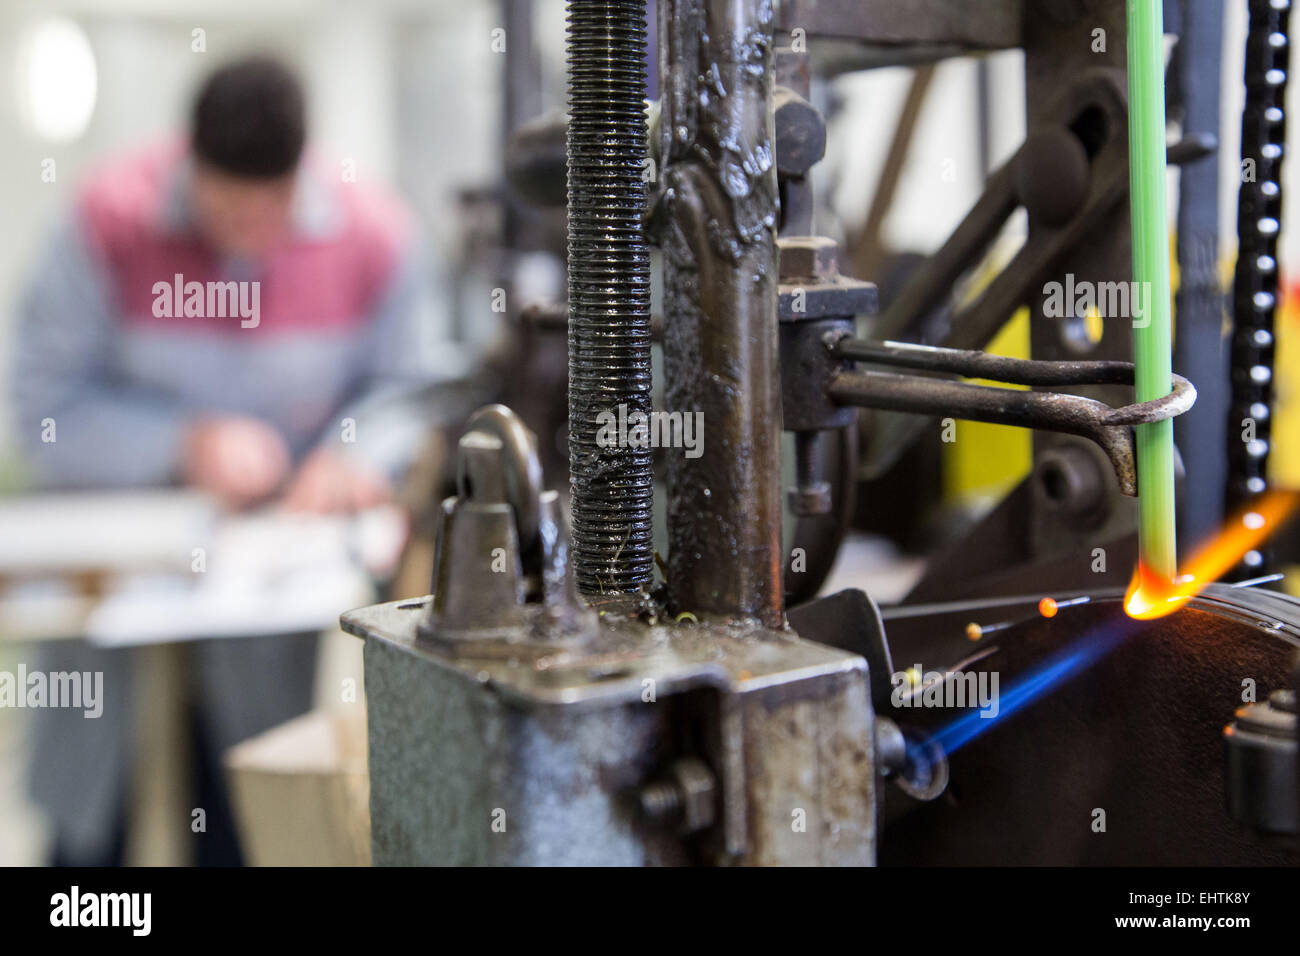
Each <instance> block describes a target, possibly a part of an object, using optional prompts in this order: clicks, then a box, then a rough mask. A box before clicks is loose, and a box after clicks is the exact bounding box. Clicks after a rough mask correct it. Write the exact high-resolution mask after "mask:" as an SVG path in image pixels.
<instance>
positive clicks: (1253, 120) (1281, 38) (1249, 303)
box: [1227, 0, 1291, 576]
mask: <svg viewBox="0 0 1300 956" xmlns="http://www.w3.org/2000/svg"><path fill="white" fill-rule="evenodd" d="M1249 8H1250V30H1249V35H1248V38H1247V41H1246V71H1245V72H1246V105H1245V109H1244V111H1243V113H1242V118H1241V155H1242V158H1243V159H1250V160H1253V161H1254V164H1255V168H1254V176H1245V175H1243V177H1242V183H1241V191H1240V193H1239V197H1238V202H1237V271H1236V275H1235V277H1234V279H1233V296H1232V298H1233V309H1232V311H1233V323H1234V330H1233V336H1232V362H1231V367H1232V404H1231V408H1230V412H1229V415H1230V418H1229V420H1228V438H1229V442H1228V446H1229V447H1228V462H1229V466H1228V467H1229V475H1228V494H1227V499H1228V500H1227V504H1228V508H1229V509H1230V510H1232V511H1236V510H1238V509H1240V508H1243V507H1245V506H1246V505H1248V504H1250V502H1252V501H1254V500H1255V499H1256V498H1258V497H1259V496H1260V495H1261V494H1263V493H1264V491H1265V489H1266V487H1267V479H1268V450H1269V439H1270V431H1271V429H1270V418H1271V404H1272V403H1271V398H1272V391H1273V317H1274V312H1275V311H1276V309H1277V292H1278V275H1277V240H1278V232H1279V231H1280V228H1281V221H1282V186H1281V183H1282V175H1281V174H1282V158H1283V150H1284V146H1285V143H1286V114H1285V112H1284V107H1285V102H1286V83H1287V72H1288V60H1289V58H1290V57H1289V53H1290V40H1289V37H1288V32H1287V28H1288V21H1289V19H1290V13H1291V11H1290V3H1289V2H1283V0H1251V2H1250V4H1249ZM1247 419H1250V420H1251V421H1253V422H1254V423H1255V436H1254V437H1255V440H1254V441H1249V442H1247V441H1243V440H1242V437H1243V436H1242V428H1243V422H1244V421H1245V420H1247ZM1267 560H1268V559H1267V556H1266V553H1265V552H1263V549H1260V550H1258V551H1256V552H1252V553H1251V554H1249V555H1247V561H1246V562H1244V563H1243V565H1242V567H1241V568H1239V569H1238V574H1239V575H1245V576H1250V575H1255V574H1259V573H1260V570H1261V569H1262V568H1263V567H1264V565H1265V564H1266V563H1267Z"/></svg>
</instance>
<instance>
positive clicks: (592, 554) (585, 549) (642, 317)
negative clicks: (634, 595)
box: [568, 0, 653, 594]
mask: <svg viewBox="0 0 1300 956" xmlns="http://www.w3.org/2000/svg"><path fill="white" fill-rule="evenodd" d="M568 9H569V30H568V64H569V128H568V162H569V470H570V480H571V481H572V485H573V559H574V569H575V572H576V577H577V583H578V588H579V589H580V590H581V591H583V592H585V593H588V594H600V593H609V592H618V591H635V590H637V589H638V588H640V587H641V586H642V585H643V584H645V583H646V582H648V581H649V580H650V572H651V566H652V552H651V507H652V494H653V491H652V481H653V475H652V471H651V462H650V449H649V448H634V447H627V443H626V441H625V439H626V437H627V436H628V435H630V434H632V429H631V427H630V426H626V427H623V428H620V427H619V424H620V423H626V422H627V420H628V416H631V415H632V414H633V413H636V412H640V413H642V414H647V413H649V412H650V259H649V254H648V252H647V249H646V243H645V236H644V233H643V229H642V217H643V215H644V212H645V205H646V187H645V181H644V179H643V175H642V173H643V165H644V160H645V155H646V119H645V96H646V80H645V38H646V27H645V18H646V3H645V0H570V2H569V6H568ZM605 414H608V415H612V416H613V418H612V421H613V423H614V427H613V428H612V429H611V428H608V427H604V426H607V425H608V423H609V422H610V421H611V419H608V418H605V417H603V416H604V415H605ZM634 421H635V419H634ZM602 427H604V431H603V432H602ZM611 438H613V439H614V440H613V441H610V439H611Z"/></svg>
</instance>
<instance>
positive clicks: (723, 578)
mask: <svg viewBox="0 0 1300 956" xmlns="http://www.w3.org/2000/svg"><path fill="white" fill-rule="evenodd" d="M660 12H661V18H660V40H661V47H660V49H661V70H660V76H661V79H662V89H663V119H662V122H661V123H660V130H661V135H662V136H663V142H662V149H661V155H662V156H663V157H664V171H663V173H664V183H663V187H664V188H663V194H664V196H665V203H666V212H667V216H666V228H665V230H664V237H663V253H664V312H665V326H664V370H665V382H666V388H665V396H666V402H667V406H668V408H669V410H670V411H681V412H683V413H687V414H689V413H692V412H702V413H703V415H704V429H705V438H706V442H705V449H704V453H703V454H702V455H701V456H699V457H697V458H687V457H686V456H684V455H682V454H680V453H676V452H673V453H670V454H668V455H667V457H666V459H665V461H666V467H667V479H668V533H669V553H668V584H669V593H670V598H671V600H672V602H673V603H674V604H675V605H676V606H677V608H679V609H680V610H683V611H690V612H692V613H694V614H697V615H701V616H704V615H707V616H709V617H713V618H715V619H724V620H738V621H744V622H756V623H760V624H763V625H765V626H768V627H780V626H782V625H783V623H784V613H783V609H782V595H781V569H782V565H783V563H784V562H783V560H782V554H781V498H782V487H781V444H780V441H781V396H780V368H779V365H778V357H777V308H776V307H777V278H778V277H777V263H776V225H777V219H776V216H777V179H776V163H775V153H774V150H773V137H772V106H773V104H772V79H771V77H772V42H773V37H772V29H773V11H772V3H771V0H667V2H664V3H662V4H661V6H660Z"/></svg>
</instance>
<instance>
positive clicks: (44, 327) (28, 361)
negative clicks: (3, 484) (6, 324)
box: [10, 217, 186, 488]
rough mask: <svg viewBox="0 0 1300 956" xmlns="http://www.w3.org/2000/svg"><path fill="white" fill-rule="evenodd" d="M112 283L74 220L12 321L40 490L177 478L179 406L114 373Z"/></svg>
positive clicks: (24, 443)
mask: <svg viewBox="0 0 1300 956" xmlns="http://www.w3.org/2000/svg"><path fill="white" fill-rule="evenodd" d="M115 308H116V307H115V304H114V297H113V293H112V288H111V284H110V282H109V280H108V275H107V272H106V269H105V267H104V265H103V263H102V262H100V261H99V260H98V259H97V257H96V256H95V255H94V254H93V253H92V251H91V249H90V247H89V245H88V243H87V240H86V237H85V236H84V235H83V234H82V232H81V230H80V229H79V228H78V225H77V223H76V221H75V219H73V218H72V217H68V219H67V220H66V221H65V222H64V223H63V224H62V225H61V226H60V227H59V229H58V230H57V232H56V233H55V235H54V237H53V240H52V242H51V243H50V244H49V246H48V247H47V249H46V250H45V252H44V254H43V255H42V257H41V258H40V260H39V261H38V263H37V267H36V270H35V273H34V275H33V277H32V281H31V283H30V285H29V286H28V288H27V291H26V294H25V295H24V297H23V299H22V301H21V303H20V305H19V314H18V333H17V337H16V342H15V348H14V356H13V374H12V375H11V376H10V382H11V383H12V385H11V387H12V389H13V405H14V409H15V413H16V416H17V421H16V422H15V431H16V435H17V440H18V443H19V446H20V448H21V449H22V451H23V453H24V456H25V458H26V460H27V462H28V464H29V465H30V467H31V469H32V471H33V472H34V474H35V478H36V480H37V481H38V483H40V484H41V485H44V486H47V487H56V488H96V487H124V486H132V485H157V484H165V483H168V482H170V481H171V480H173V479H174V478H175V477H176V473H177V470H178V466H179V461H180V452H181V446H182V442H183V440H184V439H183V435H184V429H185V419H186V415H185V414H184V410H183V409H182V408H181V407H180V404H179V403H178V402H177V401H176V400H175V399H172V398H169V397H167V396H163V395H159V394H155V393H153V392H151V391H149V390H147V389H144V388H142V387H139V386H137V385H133V384H132V383H130V382H129V381H124V380H122V379H121V378H120V377H116V376H115V375H114V374H113V370H112V367H111V364H110V359H109V357H110V355H111V352H112V348H113V344H114V343H113V336H114V335H115V333H116V331H117V329H118V327H119V323H118V321H117V316H116V315H115Z"/></svg>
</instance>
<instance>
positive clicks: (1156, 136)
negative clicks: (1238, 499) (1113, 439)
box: [1128, 0, 1178, 581]
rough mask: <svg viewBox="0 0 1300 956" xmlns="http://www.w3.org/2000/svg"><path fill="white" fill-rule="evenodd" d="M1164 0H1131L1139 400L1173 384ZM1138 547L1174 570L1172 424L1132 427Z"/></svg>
mask: <svg viewBox="0 0 1300 956" xmlns="http://www.w3.org/2000/svg"><path fill="white" fill-rule="evenodd" d="M1163 32H1164V31H1163V24H1162V10H1161V0H1128V88H1129V190H1130V193H1129V202H1130V210H1131V214H1132V228H1133V280H1134V281H1135V282H1136V283H1137V284H1138V285H1137V287H1138V288H1139V289H1141V290H1144V291H1145V292H1146V295H1147V303H1148V307H1147V315H1146V318H1145V321H1144V324H1143V325H1141V326H1138V325H1136V324H1135V326H1134V330H1133V359H1134V365H1135V366H1136V372H1137V374H1136V382H1135V390H1136V393H1137V400H1138V402H1149V401H1154V400H1156V399H1159V398H1161V397H1162V396H1164V395H1168V394H1169V392H1170V390H1171V389H1172V388H1173V351H1172V345H1173V343H1172V332H1171V316H1170V309H1169V305H1170V303H1169V221H1168V217H1167V213H1166V208H1165V189H1166V183H1165V90H1164V38H1163ZM1137 472H1138V487H1139V489H1140V495H1139V501H1138V512H1139V519H1138V553H1139V556H1140V559H1141V561H1142V562H1143V564H1144V565H1145V566H1146V568H1147V569H1148V571H1149V572H1150V573H1151V574H1155V575H1159V577H1160V578H1161V579H1163V580H1170V581H1172V580H1173V578H1174V575H1175V574H1176V573H1177V563H1178V556H1177V549H1176V543H1177V542H1176V534H1175V523H1174V522H1175V518H1174V423H1173V422H1172V421H1169V420H1166V421H1162V422H1152V423H1150V424H1145V425H1139V426H1137Z"/></svg>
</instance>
